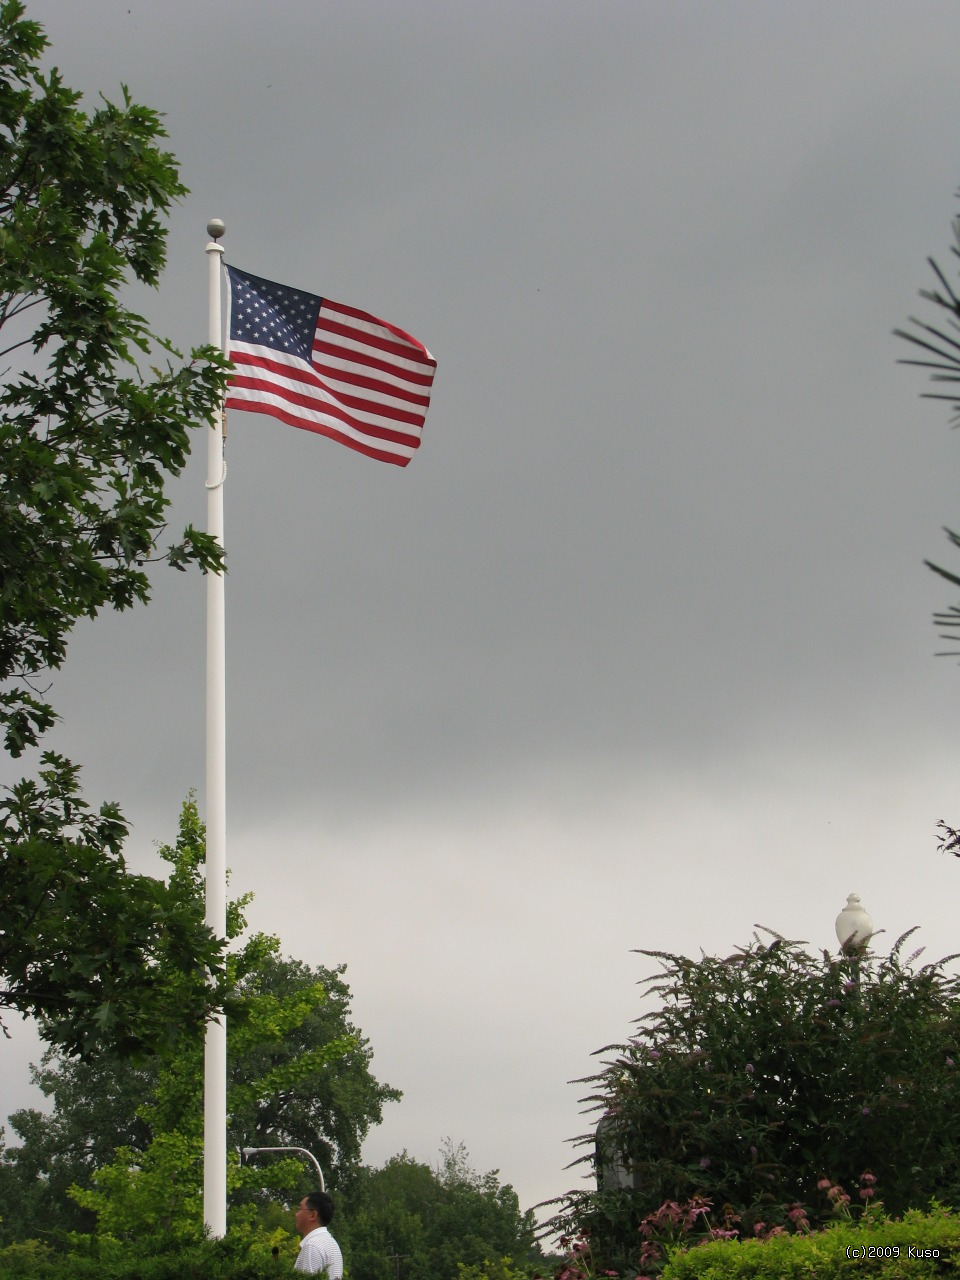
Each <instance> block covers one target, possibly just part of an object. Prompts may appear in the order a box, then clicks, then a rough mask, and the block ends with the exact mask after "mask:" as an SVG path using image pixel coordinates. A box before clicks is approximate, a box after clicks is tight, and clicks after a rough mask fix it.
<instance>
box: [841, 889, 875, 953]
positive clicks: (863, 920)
mask: <svg viewBox="0 0 960 1280" xmlns="http://www.w3.org/2000/svg"><path fill="white" fill-rule="evenodd" d="M874 933H875V929H874V927H873V918H872V917H871V915H870V913H869V912H868V911H866V910H865V909H864V907H862V906H861V904H860V898H859V896H858V895H857V894H855V893H851V894H848V896H847V905H846V906H845V907H844V908H843V910H842V911H841V912H840V914H839V915H838V916H837V941H838V942H839V943H840V950H841V951H842V952H843V953H844V955H855V954H857V953H858V952H861V951H862V950H863V949H864V947H866V945H867V944H868V943H869V941H870V939H871V938H872V937H873V935H874Z"/></svg>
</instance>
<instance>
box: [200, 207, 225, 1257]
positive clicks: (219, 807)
mask: <svg viewBox="0 0 960 1280" xmlns="http://www.w3.org/2000/svg"><path fill="white" fill-rule="evenodd" d="M224 229H225V228H224V225H223V223H222V222H221V221H220V219H219V218H214V219H212V220H211V221H210V222H208V223H207V234H208V235H209V236H210V237H211V240H210V243H209V244H208V245H207V247H206V250H205V252H206V255H207V264H208V292H207V298H208V332H207V341H208V342H209V344H210V345H211V346H214V347H222V345H223V340H222V337H221V332H220V266H221V260H222V258H223V249H222V247H221V246H220V244H219V243H218V241H219V239H220V237H221V236H222V235H223V232H224ZM222 419H223V414H222V412H220V413H218V414H217V415H216V418H215V420H214V421H213V422H212V423H211V426H210V430H209V432H208V451H207V532H208V533H209V534H212V535H213V537H215V538H216V539H217V541H218V542H219V543H220V545H221V547H222V546H223V480H224V475H225V471H224V460H223V421H222ZM225 637H226V628H225V624H224V596H223V574H222V573H208V574H207V785H206V792H207V795H206V801H207V803H206V823H207V854H206V922H207V925H208V927H209V928H210V929H212V930H213V932H214V933H215V934H216V936H217V937H218V938H223V937H225V935H226V932H227V778H226V774H227V769H226V754H227V751H226V737H227V734H226V646H225ZM203 1220H204V1222H205V1223H206V1225H207V1228H208V1230H209V1232H210V1234H211V1235H212V1236H214V1237H215V1238H219V1237H221V1236H225V1235H226V1233H227V1021H226V1018H225V1017H224V1016H222V1015H221V1016H220V1018H218V1019H217V1020H216V1021H214V1020H213V1019H211V1020H209V1021H208V1022H207V1028H206V1041H205V1045H204V1063H203Z"/></svg>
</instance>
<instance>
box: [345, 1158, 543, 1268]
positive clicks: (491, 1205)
mask: <svg viewBox="0 0 960 1280" xmlns="http://www.w3.org/2000/svg"><path fill="white" fill-rule="evenodd" d="M334 1232H335V1234H336V1236H337V1239H338V1240H339V1241H340V1244H341V1246H342V1248H343V1250H344V1256H345V1258H346V1259H347V1266H348V1270H349V1273H350V1276H351V1277H352V1280H396V1278H397V1276H398V1274H399V1276H400V1277H401V1280H456V1278H457V1276H458V1273H459V1268H460V1266H468V1267H469V1266H477V1265H480V1264H482V1263H484V1262H487V1261H490V1262H499V1261H500V1260H502V1259H504V1258H511V1259H514V1260H517V1261H518V1262H522V1263H526V1262H528V1261H530V1260H533V1259H536V1258H539V1257H540V1256H541V1255H540V1252H539V1248H538V1246H537V1244H536V1239H535V1232H536V1223H535V1222H534V1218H533V1214H532V1213H531V1212H530V1211H527V1212H525V1213H524V1212H522V1211H521V1209H520V1203H519V1200H518V1199H517V1194H516V1192H515V1191H514V1189H513V1187H511V1186H510V1185H509V1184H501V1182H500V1179H499V1175H498V1172H497V1171H496V1170H492V1171H491V1172H489V1173H483V1174H481V1173H477V1172H475V1171H474V1170H473V1169H472V1168H471V1167H470V1163H469V1159H468V1157H467V1154H466V1152H465V1150H464V1148H463V1146H462V1144H461V1145H459V1146H454V1145H453V1144H452V1143H450V1142H449V1141H448V1142H447V1143H445V1145H444V1147H443V1149H442V1151H441V1161H440V1165H439V1167H438V1168H437V1169H431V1168H430V1166H429V1165H426V1164H421V1163H419V1162H418V1161H416V1160H413V1159H411V1158H410V1157H409V1156H408V1155H407V1154H406V1152H404V1153H403V1154H401V1155H398V1156H394V1157H393V1158H392V1159H390V1160H388V1161H387V1162H386V1164H385V1165H384V1166H383V1167H382V1168H380V1169H369V1168H368V1169H362V1170H360V1171H359V1173H358V1175H357V1176H356V1177H355V1178H354V1179H353V1180H352V1181H351V1184H350V1186H349V1189H348V1191H347V1192H346V1194H345V1195H344V1197H343V1198H342V1201H341V1206H340V1208H339V1209H338V1216H337V1221H336V1224H335V1226H334Z"/></svg>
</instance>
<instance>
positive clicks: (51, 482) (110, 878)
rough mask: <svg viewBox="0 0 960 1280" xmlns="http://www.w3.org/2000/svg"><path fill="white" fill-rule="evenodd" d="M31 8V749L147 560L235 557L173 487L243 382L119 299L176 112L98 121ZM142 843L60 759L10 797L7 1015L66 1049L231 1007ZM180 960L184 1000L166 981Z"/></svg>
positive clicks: (213, 949)
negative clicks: (66, 666)
mask: <svg viewBox="0 0 960 1280" xmlns="http://www.w3.org/2000/svg"><path fill="white" fill-rule="evenodd" d="M23 14H24V6H23V4H21V3H19V0H2V3H0V357H2V358H3V360H4V362H5V363H4V365H3V372H2V385H0V472H2V475H3V491H2V495H0V731H2V737H3V742H4V747H5V750H6V751H7V752H8V753H9V754H10V755H11V756H15V757H16V756H20V755H21V754H22V753H23V752H24V751H25V750H26V749H27V748H36V747H37V746H38V743H39V740H40V737H41V735H42V734H43V733H44V731H45V730H47V729H49V728H50V726H51V725H52V724H53V722H54V720H55V719H56V713H55V711H54V708H53V706H52V705H51V704H50V702H49V701H47V698H46V688H47V687H48V686H49V679H50V676H51V674H52V673H53V672H55V671H57V670H58V669H59V668H60V667H61V665H62V663H63V661H64V658H65V656H66V649H67V641H68V638H69V635H70V632H71V630H72V628H73V627H74V625H75V623H76V622H77V620H78V619H80V618H83V617H87V618H94V617H96V616H97V614H98V613H99V612H100V611H101V610H102V609H104V608H107V607H109V608H113V609H126V608H128V607H130V606H131V605H133V604H134V603H136V602H138V601H146V600H147V599H148V596H149V581H148V578H147V574H146V572H145V568H144V565H145V562H146V561H148V560H150V559H166V560H167V561H169V562H170V563H171V564H173V565H174V566H176V567H178V568H183V567H184V566H185V565H186V564H187V563H188V562H191V561H193V562H196V563H198V564H199V565H200V566H201V568H203V569H204V570H209V569H217V568H220V567H221V566H222V556H221V553H220V551H219V549H218V547H217V546H216V545H215V543H214V542H213V541H212V540H211V539H210V538H209V537H208V536H207V535H205V534H200V533H197V532H196V531H195V530H193V529H187V530H186V532H185V533H184V535H183V537H182V539H181V540H180V541H179V543H177V544H176V545H174V546H172V547H170V548H169V550H168V551H167V552H166V553H164V554H161V553H159V552H158V551H157V540H158V538H159V537H160V536H161V535H162V533H163V529H164V520H165V513H166V508H167V505H168V500H167V498H166V496H165V493H164V485H165V482H166V480H167V478H168V477H170V476H175V475H177V474H178V473H179V472H180V470H181V469H182V467H183V465H184V463H185V460H186V458H187V455H188V451H189V443H190V429H191V427H192V426H195V425H197V424H202V423H204V422H210V421H212V420H213V415H214V413H215V411H216V409H217V406H218V404H219V401H220V397H221V395H222V390H223V387H224V384H225V377H226V372H225V371H226V364H225V362H224V360H223V357H222V356H221V355H220V353H218V352H216V351H214V350H212V349H201V350H198V351H196V352H194V353H193V355H192V357H191V358H190V360H189V361H187V362H184V361H183V360H182V359H181V357H180V356H179V354H178V353H177V352H175V351H174V350H173V349H172V348H171V347H170V346H169V344H168V343H166V342H164V341H163V340H161V339H158V338H156V337H155V336H154V335H153V334H152V333H151V331H150V329H149V328H148V326H147V324H146V322H145V321H144V320H143V319H142V317H140V316H139V315H137V314H136V313H135V312H133V311H131V310H130V309H129V308H128V307H126V306H125V305H124V304H123V302H122V301H121V293H122V291H123V289H124V287H125V286H126V285H127V284H128V283H131V282H139V283H141V284H145V285H155V284H156V283H157V280H158V278H159V275H160V272H161V270H162V268H163V265H164V259H165V239H166V230H165V228H164V227H163V225H162V222H161V219H162V217H163V215H164V214H166V212H167V211H168V209H169V207H170V205H171V203H172V202H173V201H175V200H177V199H178V198H179V197H180V196H182V195H183V193H184V191H185V188H184V187H183V185H182V184H181V183H180V181H179V178H178V175H177V169H176V166H175V164H174V160H173V157H172V156H171V155H170V154H169V153H168V152H166V151H164V150H163V149H162V147H161V146H160V145H159V144H160V141H161V140H162V139H163V137H164V136H165V135H164V131H163V128H162V126H161V122H160V117H159V116H158V115H157V113H156V112H155V111H151V110H149V109H148V108H146V107H142V106H138V105H137V104H136V103H134V102H132V101H131V99H130V97H129V95H128V94H127V92H126V90H125V89H124V90H123V95H122V98H123V100H122V102H121V103H120V104H119V105H117V104H114V103H112V102H109V101H106V100H103V101H102V102H101V103H100V105H99V106H98V107H97V109H96V110H95V111H93V112H92V113H90V114H87V113H86V112H85V111H83V110H82V109H81V107H80V105H79V102H80V96H79V95H78V94H77V93H75V92H74V91H73V90H71V89H68V88H67V87H66V86H65V85H64V84H63V82H62V79H61V77H60V75H59V73H58V72H57V71H56V70H52V71H50V72H48V73H46V72H44V71H43V70H42V68H41V59H42V57H43V56H44V53H45V50H46V46H47V41H46V38H45V36H44V34H43V31H42V29H41V28H40V26H39V25H38V24H37V23H35V22H32V21H28V20H26V19H25V18H24V16H23ZM151 361H153V362H158V363H153V364H151ZM141 363H142V364H145V365H147V366H149V367H148V368H147V370H146V372H144V370H143V369H142V368H141V367H140V366H141ZM125 834H126V825H125V823H124V820H123V818H122V816H121V814H120V812H119V810H118V809H117V807H116V806H115V805H112V804H107V805H104V806H103V807H102V808H101V809H100V810H99V812H96V813H95V812H93V811H92V810H91V809H90V807H89V806H88V805H87V804H86V803H85V802H84V801H83V799H82V797H81V795H80V792H79V788H78V782H77V769H76V767H75V766H74V765H72V764H71V763H70V762H69V761H66V760H64V759H63V758H61V757H60V756H57V755H54V754H52V753H46V754H44V755H43V756H42V758H41V764H40V767H39V770H38V776H37V777H36V778H25V779H23V780H22V781H21V782H20V783H18V784H17V785H15V786H14V787H12V788H11V789H10V790H9V791H7V792H6V793H2V794H0V1008H3V1007H6V1008H10V1009H15V1010H17V1011H18V1012H20V1013H24V1014H28V1015H34V1016H36V1017H38V1018H40V1019H42V1028H43V1034H44V1035H45V1036H46V1038H47V1039H48V1040H49V1041H50V1042H51V1043H53V1044H55V1045H57V1046H59V1047H60V1048H62V1049H64V1050H65V1051H66V1052H69V1053H78V1052H89V1051H90V1050H91V1049H92V1047H93V1046H94V1045H96V1044H102V1043H108V1044H111V1045H112V1046H113V1047H114V1048H116V1049H117V1050H119V1051H121V1052H123V1053H127V1054H131V1053H136V1052H139V1051H149V1050H153V1049H156V1048H158V1047H164V1046H167V1045H168V1044H169V1043H170V1042H171V1041H172V1040H173V1039H174V1038H175V1037H176V1034H177V1031H178V1028H179V1027H180V1026H182V1025H184V1023H185V1022H186V1023H189V1022H190V1021H191V1017H190V1015H195V1016H196V1017H198V1018H202V1017H203V1015H204V1012H205V1010H206V1009H207V1008H208V1007H209V1006H210V1005H211V1003H213V1004H216V1002H217V1000H218V999H219V995H218V992H217V991H216V989H214V990H212V991H211V989H210V988H209V986H208V984H207V983H206V980H205V972H206V971H207V970H211V969H212V970H218V969H219V966H220V958H219V948H218V946H217V944H216V943H215V942H214V940H213V939H212V938H211V937H210V935H209V932H208V931H207V930H206V929H205V928H204V927H203V925H202V924H199V925H198V924H197V923H196V922H195V921H194V920H193V918H192V917H191V915H190V912H189V911H188V910H186V909H185V908H186V904H185V903H184V902H183V900H182V899H181V898H180V897H178V895H177V894H176V892H174V891H173V890H170V889H169V888H168V886H165V885H164V884H162V883H161V882H158V881H153V880H150V879H149V878H148V877H144V876H131V875H129V874H128V873H127V869H126V865H125V863H124V859H123V854H122V844H123V840H124V837H125ZM174 967H177V968H178V970H179V973H180V975H181V978H180V980H179V981H178V982H177V983H176V984H175V987H176V989H175V990H171V988H170V985H169V984H168V983H160V982H158V981H157V980H156V975H157V973H159V972H162V973H164V974H165V975H167V976H168V977H169V975H171V974H172V972H173V969H174Z"/></svg>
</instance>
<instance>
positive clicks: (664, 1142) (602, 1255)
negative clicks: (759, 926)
mask: <svg viewBox="0 0 960 1280" xmlns="http://www.w3.org/2000/svg"><path fill="white" fill-rule="evenodd" d="M908 936H909V935H905V936H904V938H901V939H900V941H899V942H898V943H897V944H896V945H895V946H894V948H893V950H892V952H891V953H890V954H889V955H887V956H877V955H873V954H867V953H862V952H861V953H857V954H846V955H839V956H836V955H830V954H829V953H827V952H824V953H822V954H819V955H817V954H811V953H809V952H808V951H807V950H805V948H804V947H803V945H802V944H799V943H795V942H788V941H787V940H785V939H782V938H779V937H777V936H775V935H774V937H773V940H772V941H771V942H766V941H762V940H760V939H759V938H757V939H754V941H753V943H752V944H751V945H750V946H748V947H745V948H742V949H739V950H737V951H736V952H735V953H734V954H733V955H731V956H729V957H727V958H717V957H712V956H703V957H701V959H699V960H690V959H687V958H686V957H684V956H676V955H669V954H663V953H650V952H645V953H641V954H646V955H652V956H653V957H654V958H655V959H656V960H658V961H659V962H660V965H661V972H660V973H659V974H657V975H655V976H654V977H653V978H651V979H650V980H649V981H648V983H647V984H646V985H647V995H648V996H651V997H653V998H654V999H655V1000H656V1001H657V1005H656V1006H655V1007H654V1008H653V1009H652V1011H651V1012H649V1013H647V1014H646V1015H645V1016H644V1017H642V1018H641V1019H640V1020H639V1022H638V1024H637V1026H638V1029H637V1031H636V1034H635V1035H634V1036H633V1038H632V1039H631V1040H629V1041H628V1042H627V1043H626V1044H620V1045H613V1046H609V1047H608V1048H607V1049H605V1050H601V1051H600V1052H601V1053H604V1054H606V1055H607V1060H606V1061H605V1063H604V1066H603V1069H602V1071H601V1072H600V1073H599V1074H598V1075H596V1076H594V1077H591V1078H590V1079H589V1081H588V1082H587V1083H589V1084H591V1085H592V1086H593V1091H592V1093H591V1094H590V1096H589V1097H588V1098H587V1099H585V1101H586V1102H587V1103H588V1104H589V1105H590V1107H591V1109H593V1110H594V1111H599V1112H600V1113H601V1121H600V1125H599V1126H598V1129H597V1130H596V1131H595V1132H593V1133H590V1134H587V1135H585V1136H584V1138H582V1139H581V1140H580V1141H581V1143H583V1144H585V1145H588V1146H589V1153H588V1154H587V1155H586V1156H584V1160H585V1161H587V1162H592V1163H593V1164H594V1167H595V1170H596V1175H597V1186H596V1189H589V1190H583V1191H576V1192H571V1193H570V1194H569V1195H568V1196H567V1197H565V1198H564V1200H563V1201H562V1202H561V1211H560V1213H559V1214H558V1215H557V1217H556V1218H555V1220H554V1224H553V1225H554V1226H555V1227H556V1228H557V1229H559V1230H560V1231H562V1232H564V1233H565V1234H566V1235H567V1236H568V1237H570V1238H574V1237H577V1236H578V1235H581V1234H583V1235H585V1236H586V1237H587V1238H588V1239H589V1241H590V1246H591V1249H592V1251H593V1253H594V1255H595V1257H596V1259H597V1266H598V1268H600V1269H605V1268H607V1267H610V1268H613V1269H615V1270H616V1271H618V1272H620V1273H621V1274H627V1272H628V1271H630V1272H632V1274H636V1273H637V1272H639V1271H642V1269H643V1265H642V1264H643V1263H644V1261H645V1258H644V1256H643V1252H644V1245H645V1243H647V1242H648V1241H649V1240H650V1239H651V1238H652V1237H651V1236H650V1235H644V1234H643V1231H642V1228H643V1227H644V1224H645V1223H648V1221H649V1219H650V1217H651V1215H657V1214H658V1213H660V1212H662V1211H663V1210H664V1209H665V1208H666V1207H667V1206H669V1205H671V1204H672V1205H675V1206H679V1207H683V1206H689V1205H691V1204H693V1203H695V1202H696V1201H697V1200H700V1201H703V1202H708V1203H709V1205H710V1206H713V1208H714V1210H715V1217H716V1218H717V1219H718V1220H719V1221H718V1222H714V1223H713V1227H712V1229H714V1230H716V1229H732V1230H736V1231H737V1233H738V1234H739V1235H740V1237H741V1238H747V1237H752V1236H753V1235H755V1234H756V1233H758V1232H760V1233H763V1232H766V1231H769V1230H770V1229H771V1228H784V1229H787V1230H790V1229H793V1225H794V1224H795V1223H796V1222H798V1221H800V1220H801V1219H802V1220H803V1221H804V1222H807V1223H809V1225H810V1226H811V1227H813V1228H816V1227H818V1226H821V1225H825V1224H827V1223H829V1222H830V1221H831V1220H832V1218H833V1216H834V1214H835V1208H836V1206H834V1205H832V1204H831V1203H830V1202H829V1201H828V1199H827V1197H825V1196H824V1195H823V1194H822V1191H823V1190H824V1189H825V1188H828V1187H831V1186H836V1184H838V1183H840V1184H843V1185H845V1186H847V1187H852V1188H856V1189H857V1191H856V1192H855V1194H854V1196H853V1205H852V1206H851V1214H852V1215H853V1216H856V1215H857V1214H858V1213H859V1212H861V1211H862V1209H863V1207H864V1206H868V1205H869V1204H870V1203H871V1201H872V1199H873V1197H874V1185H873V1184H874V1183H875V1182H876V1181H877V1180H879V1185H880V1186H881V1187H882V1189H883V1199H884V1203H885V1205H886V1207H887V1210H888V1212H889V1213H890V1214H892V1215H902V1214H903V1213H904V1212H905V1211H907V1210H909V1209H913V1208H924V1207H925V1206H927V1205H928V1204H929V1203H930V1201H931V1199H932V1198H933V1197H941V1198H942V1199H943V1200H946V1201H951V1202H960V1130H958V1129H957V1125H956V1115H957V1112H958V1106H960V1067H958V1066H957V1063H958V1062H960V988H958V979H957V977H956V976H954V975H953V974H951V973H950V972H948V971H947V969H946V967H945V966H946V965H947V961H946V960H943V961H939V962H937V963H935V964H926V965H923V966H920V967H915V960H916V958H917V954H919V953H915V955H914V956H911V957H909V958H907V959H904V958H902V955H901V953H902V950H903V946H904V943H905V940H906V937H908ZM948 959H950V958H948ZM867 1171H869V1172H868V1173H867ZM865 1173H866V1175H867V1177H868V1179H871V1180H872V1181H867V1182H864V1181H861V1178H862V1177H863V1175H865ZM820 1183H824V1184H825V1186H824V1187H821V1186H820V1185H819V1184H820ZM725 1221H726V1222H729V1223H730V1224H731V1225H730V1227H729V1228H725V1226H724V1223H725Z"/></svg>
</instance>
